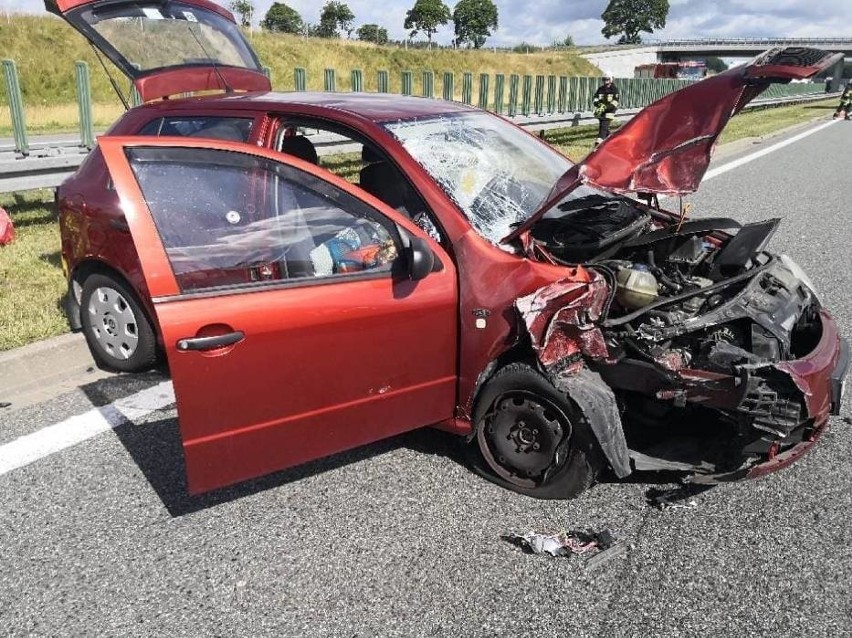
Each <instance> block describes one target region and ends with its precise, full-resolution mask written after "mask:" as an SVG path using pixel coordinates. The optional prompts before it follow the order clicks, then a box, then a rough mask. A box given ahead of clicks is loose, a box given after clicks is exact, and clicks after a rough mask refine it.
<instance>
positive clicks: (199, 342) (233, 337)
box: [177, 330, 246, 352]
mask: <svg viewBox="0 0 852 638" xmlns="http://www.w3.org/2000/svg"><path fill="white" fill-rule="evenodd" d="M245 336H246V335H245V333H244V332H243V331H242V330H236V331H234V332H228V333H225V334H223V335H216V336H215V337H193V338H191V339H179V340H178V342H177V349H178V350H180V351H181V352H187V351H189V350H214V349H216V348H223V347H225V346H230V345H233V344H235V343H237V342H239V341H242V340H243V339H245Z"/></svg>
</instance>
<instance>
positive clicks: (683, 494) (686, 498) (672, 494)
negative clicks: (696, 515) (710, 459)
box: [645, 485, 712, 510]
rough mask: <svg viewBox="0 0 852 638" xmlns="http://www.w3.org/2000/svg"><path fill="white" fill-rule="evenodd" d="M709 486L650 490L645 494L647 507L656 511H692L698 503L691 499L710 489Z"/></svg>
mask: <svg viewBox="0 0 852 638" xmlns="http://www.w3.org/2000/svg"><path fill="white" fill-rule="evenodd" d="M711 487H712V486H711V485H702V486H690V485H688V486H681V487H675V488H673V489H669V490H661V489H657V488H651V489H649V490H648V491H647V492H645V499H646V502H647V503H648V505H650V506H651V507H655V508H657V509H658V510H666V509H693V508H695V507H698V501H696V500H695V499H694V498H693V497H694V496H697V495H698V494H700V493H701V492H704V491H706V490H708V489H710V488H711Z"/></svg>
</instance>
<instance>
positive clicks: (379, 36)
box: [355, 24, 388, 44]
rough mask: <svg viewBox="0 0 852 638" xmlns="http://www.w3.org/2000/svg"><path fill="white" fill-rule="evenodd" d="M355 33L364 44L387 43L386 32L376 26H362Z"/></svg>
mask: <svg viewBox="0 0 852 638" xmlns="http://www.w3.org/2000/svg"><path fill="white" fill-rule="evenodd" d="M355 33H356V34H357V35H358V39H359V40H363V41H364V42H375V43H376V44H387V43H388V30H387V29H385V28H384V27H380V26H379V25H378V24H362V25H361V26H360V27H358V30H357V31H356V32H355Z"/></svg>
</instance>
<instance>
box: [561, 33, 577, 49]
mask: <svg viewBox="0 0 852 638" xmlns="http://www.w3.org/2000/svg"><path fill="white" fill-rule="evenodd" d="M562 46H564V47H573V46H574V38H572V37H571V34H570V33H569V34H568V35H566V36H565V39H564V40H562Z"/></svg>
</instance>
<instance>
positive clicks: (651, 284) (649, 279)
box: [615, 264, 658, 310]
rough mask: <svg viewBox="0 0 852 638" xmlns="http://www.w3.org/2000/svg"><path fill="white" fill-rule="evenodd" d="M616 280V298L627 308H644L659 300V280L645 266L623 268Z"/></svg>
mask: <svg viewBox="0 0 852 638" xmlns="http://www.w3.org/2000/svg"><path fill="white" fill-rule="evenodd" d="M615 280H616V283H617V288H616V293H615V298H616V300H617V301H618V303H619V304H621V305H622V306H623V307H625V308H629V309H631V310H635V309H637V308H644V307H645V306H647V305H648V304H649V303H651V302H652V301H656V299H657V296H658V295H657V287H658V286H657V280H656V278H655V277H654V275H652V274H651V272H650V270H649V269H648V267H647V266H646V265H644V264H631V265H629V266H626V267H624V268H621V269H620V270H619V271H618V273H617V274H616V276H615Z"/></svg>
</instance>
